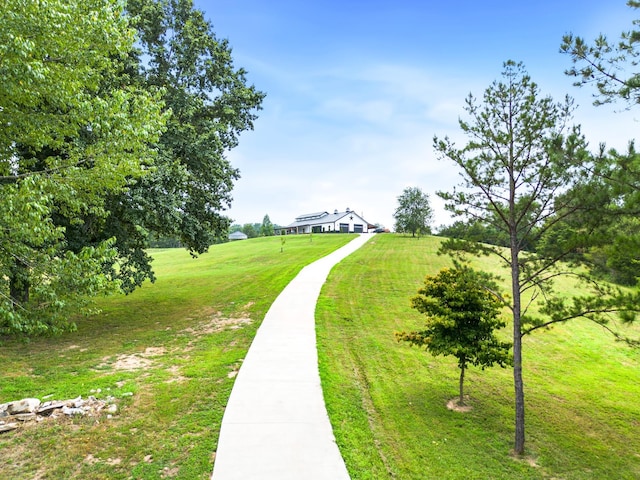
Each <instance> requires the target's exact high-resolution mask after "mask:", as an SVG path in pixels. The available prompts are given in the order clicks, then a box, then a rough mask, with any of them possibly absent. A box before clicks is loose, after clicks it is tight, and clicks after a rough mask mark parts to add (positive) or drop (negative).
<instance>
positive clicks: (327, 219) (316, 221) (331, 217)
mask: <svg viewBox="0 0 640 480" xmlns="http://www.w3.org/2000/svg"><path fill="white" fill-rule="evenodd" d="M324 213H327V212H324ZM347 215H357V216H358V217H359V218H362V217H361V216H360V215H358V214H357V213H355V212H354V211H353V210H350V211H348V212H338V213H328V214H327V215H324V216H322V217H319V218H309V216H308V215H299V216H298V217H296V221H295V222H293V223H291V224H289V225H287V226H286V227H285V228H294V227H302V226H304V225H322V224H325V223H335V222H337V221H338V220H340V219H341V218H344V217H346V216H347ZM299 219H302V220H299ZM362 220H363V221H364V222H365V223H368V222H367V221H366V220H364V218H363V219H362Z"/></svg>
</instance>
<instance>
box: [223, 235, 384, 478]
mask: <svg viewBox="0 0 640 480" xmlns="http://www.w3.org/2000/svg"><path fill="white" fill-rule="evenodd" d="M371 237H373V234H363V235H359V236H358V237H356V238H355V239H354V240H352V241H351V242H350V243H348V244H347V245H345V246H344V247H342V248H340V249H338V250H336V251H335V252H333V253H331V254H329V255H327V256H326V257H324V258H321V259H320V260H317V261H316V262H314V263H312V264H311V265H308V266H306V267H305V268H303V269H302V271H301V272H300V273H299V274H298V276H297V277H296V278H294V279H293V280H292V281H291V283H289V285H287V287H286V288H285V289H284V290H283V291H282V292H281V293H280V295H279V296H278V298H276V300H275V302H273V305H271V308H270V309H269V311H268V312H267V314H266V316H265V318H264V321H263V322H262V325H261V326H260V328H259V329H258V332H257V334H256V337H255V338H254V340H253V343H252V344H251V347H250V348H249V352H248V353H247V356H246V358H245V360H244V362H243V364H242V367H241V368H240V372H239V373H238V377H237V378H236V381H235V384H234V386H233V390H232V391H231V396H230V398H229V403H228V405H227V408H226V410H225V412H224V417H223V419H222V426H221V429H220V440H219V442H218V450H217V452H216V459H215V464H214V468H213V475H212V477H211V478H212V480H236V479H237V480H254V479H256V480H257V479H260V480H271V479H273V480H301V479H302V480H342V479H344V480H348V479H349V474H348V473H347V469H346V467H345V464H344V461H343V460H342V457H341V455H340V452H339V450H338V447H337V445H336V443H335V439H334V436H333V431H332V430H331V424H330V423H329V417H328V415H327V410H326V408H325V405H324V399H323V396H322V389H321V387H320V375H319V373H318V354H317V351H316V333H315V308H316V301H317V299H318V295H319V294H320V289H321V288H322V285H323V284H324V282H325V280H326V279H327V276H328V275H329V271H330V270H331V268H332V267H333V266H334V265H335V264H336V263H338V262H339V261H340V260H342V259H343V258H345V257H346V256H347V255H349V254H351V253H352V252H354V251H355V250H357V249H358V248H360V247H361V246H362V245H363V244H364V243H365V242H366V241H367V240H369V239H370V238H371Z"/></svg>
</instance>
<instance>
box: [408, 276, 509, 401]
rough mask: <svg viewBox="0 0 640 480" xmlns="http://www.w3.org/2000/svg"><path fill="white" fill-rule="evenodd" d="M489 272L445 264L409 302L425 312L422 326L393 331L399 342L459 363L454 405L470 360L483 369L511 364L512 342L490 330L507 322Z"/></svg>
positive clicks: (462, 390) (470, 362)
mask: <svg viewBox="0 0 640 480" xmlns="http://www.w3.org/2000/svg"><path fill="white" fill-rule="evenodd" d="M494 291H496V286H495V284H494V283H493V282H492V281H491V279H490V277H489V276H488V275H486V274H483V273H481V272H476V271H474V270H473V269H471V268H469V267H463V266H457V267H456V268H445V269H443V270H440V272H439V273H438V274H437V275H435V276H427V277H426V278H425V281H424V286H423V287H422V288H420V289H419V290H418V295H417V296H415V297H413V298H412V299H411V306H412V307H413V308H415V309H416V310H418V311H419V312H420V313H424V314H425V315H426V316H427V323H426V325H425V329H424V330H421V331H416V332H409V333H407V332H397V333H396V338H397V339H398V341H405V342H409V343H410V344H411V345H417V346H423V347H425V348H426V349H427V351H428V352H429V353H431V354H432V355H434V356H438V355H452V356H454V357H456V358H457V359H458V368H460V398H459V400H458V404H459V405H464V374H465V371H466V369H467V367H468V366H469V365H475V366H480V367H482V369H483V370H484V369H485V368H486V367H491V366H493V365H495V364H497V365H500V366H501V367H506V366H507V365H509V364H511V356H510V354H509V349H510V348H511V344H510V343H508V342H502V341H500V340H499V339H498V337H497V336H496V335H495V330H496V329H499V328H502V327H504V326H505V325H506V323H505V322H504V320H502V319H500V318H499V315H500V310H501V309H502V306H503V304H502V302H501V301H500V300H499V299H498V298H497V297H496V295H495V294H494V293H493V292H494Z"/></svg>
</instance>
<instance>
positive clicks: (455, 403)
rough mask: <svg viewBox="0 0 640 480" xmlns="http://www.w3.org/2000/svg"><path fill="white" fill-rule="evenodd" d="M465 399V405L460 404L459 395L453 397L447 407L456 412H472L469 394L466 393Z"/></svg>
mask: <svg viewBox="0 0 640 480" xmlns="http://www.w3.org/2000/svg"><path fill="white" fill-rule="evenodd" d="M464 401H465V403H464V405H460V398H459V397H456V398H452V399H451V400H449V401H448V402H447V408H448V409H449V410H453V411H454V412H462V413H466V412H470V411H471V410H473V407H472V406H471V405H469V397H468V396H466V395H465V398H464Z"/></svg>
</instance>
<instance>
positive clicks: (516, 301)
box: [511, 235, 525, 455]
mask: <svg viewBox="0 0 640 480" xmlns="http://www.w3.org/2000/svg"><path fill="white" fill-rule="evenodd" d="M516 242H517V239H516V238H515V235H512V238H511V290H512V292H511V293H512V295H513V386H514V389H515V400H516V405H515V407H516V411H515V413H516V425H515V427H516V429H515V441H514V447H513V453H514V454H515V455H524V439H525V435H524V383H523V381H522V327H521V323H520V322H521V318H520V315H521V310H522V304H521V299H520V266H519V261H518V247H517V243H516Z"/></svg>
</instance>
